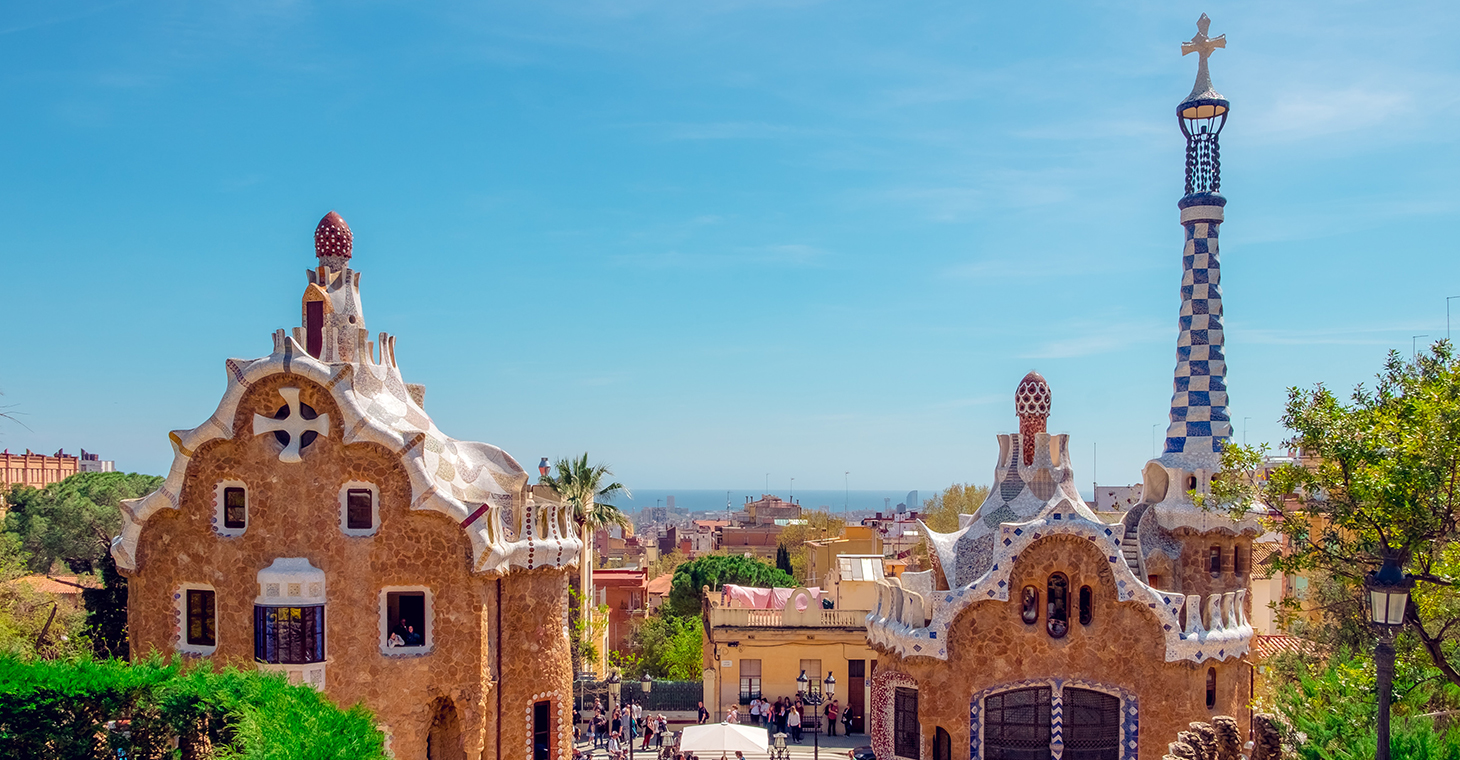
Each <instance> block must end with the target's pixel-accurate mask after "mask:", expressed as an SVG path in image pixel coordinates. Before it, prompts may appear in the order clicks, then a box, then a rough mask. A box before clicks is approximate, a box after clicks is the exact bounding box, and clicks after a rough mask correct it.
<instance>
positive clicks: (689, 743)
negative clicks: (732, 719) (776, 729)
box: [679, 723, 770, 754]
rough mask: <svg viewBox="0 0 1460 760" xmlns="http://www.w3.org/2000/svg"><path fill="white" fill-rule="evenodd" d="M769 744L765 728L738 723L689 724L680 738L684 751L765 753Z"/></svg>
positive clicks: (680, 744) (681, 748) (681, 749)
mask: <svg viewBox="0 0 1460 760" xmlns="http://www.w3.org/2000/svg"><path fill="white" fill-rule="evenodd" d="M769 745H770V736H769V733H768V732H767V731H766V730H765V729H764V728H757V727H755V726H742V725H740V724H738V723H712V724H709V725H705V726H688V727H686V728H685V729H684V732H683V734H682V735H681V736H680V738H679V749H680V751H682V752H706V753H710V752H719V753H722V754H728V753H731V752H735V751H737V750H739V751H740V752H760V753H764V752H765V751H766V748H767V747H768V746H769Z"/></svg>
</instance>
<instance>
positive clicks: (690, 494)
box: [614, 488, 939, 513]
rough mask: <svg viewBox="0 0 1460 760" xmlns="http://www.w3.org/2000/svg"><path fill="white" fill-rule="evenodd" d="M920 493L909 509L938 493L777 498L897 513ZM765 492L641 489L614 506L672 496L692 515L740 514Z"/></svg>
mask: <svg viewBox="0 0 1460 760" xmlns="http://www.w3.org/2000/svg"><path fill="white" fill-rule="evenodd" d="M911 492H916V493H917V501H918V504H917V505H916V506H914V505H911V504H909V505H908V507H907V508H908V509H922V502H924V501H926V500H928V499H930V498H932V497H933V495H934V494H936V493H938V492H939V491H936V490H923V489H916V488H909V489H906V490H868V489H860V490H859V489H855V488H854V489H850V490H845V489H837V490H827V489H814V488H813V489H807V490H805V491H801V490H797V491H795V492H794V493H791V492H789V491H778V492H776V493H775V494H774V495H775V496H779V497H781V498H782V499H785V500H787V501H791V500H792V499H794V500H795V501H796V502H797V503H799V504H800V505H801V506H802V507H804V508H806V509H827V510H829V511H831V512H833V513H836V512H848V511H850V512H859V511H872V512H888V511H895V510H896V509H897V505H898V504H905V503H906V500H907V497H908V494H909V493H911ZM764 494H765V492H764V491H763V490H761V489H752V490H746V489H733V488H721V489H714V488H678V489H676V488H641V489H634V490H633V498H632V499H630V498H625V497H620V498H617V499H614V504H615V506H617V507H618V508H619V509H621V510H623V511H625V512H638V511H639V510H641V509H646V508H653V507H656V506H658V507H664V506H668V502H669V497H671V496H672V497H674V506H675V508H676V509H684V510H688V511H690V512H713V511H724V510H725V509H726V504H727V501H728V504H729V508H730V511H739V510H740V509H742V508H743V507H744V506H745V502H746V500H747V498H749V500H751V501H754V500H756V499H759V498H761V496H762V495H764Z"/></svg>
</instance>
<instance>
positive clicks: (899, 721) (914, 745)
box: [806, 673, 921, 760]
mask: <svg viewBox="0 0 1460 760" xmlns="http://www.w3.org/2000/svg"><path fill="white" fill-rule="evenodd" d="M806 676H807V677H808V678H810V677H811V674H810V673H807V674H806ZM919 733H920V729H919V726H918V690H917V689H908V688H904V687H901V686H899V687H898V688H897V691H896V692H895V693H894V694H893V708H892V744H893V748H892V751H893V753H894V754H896V755H897V756H898V757H909V758H913V760H917V758H918V757H920V755H919V754H918V753H919V752H920V751H921V748H920V747H919V744H918V735H919Z"/></svg>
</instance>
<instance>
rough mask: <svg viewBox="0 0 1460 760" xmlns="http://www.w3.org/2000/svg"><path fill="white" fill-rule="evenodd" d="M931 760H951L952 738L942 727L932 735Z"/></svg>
mask: <svg viewBox="0 0 1460 760" xmlns="http://www.w3.org/2000/svg"><path fill="white" fill-rule="evenodd" d="M933 760H953V737H951V736H949V735H948V732H947V731H944V730H943V727H942V726H938V730H937V732H936V733H934V734H933Z"/></svg>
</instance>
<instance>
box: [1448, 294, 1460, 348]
mask: <svg viewBox="0 0 1460 760" xmlns="http://www.w3.org/2000/svg"><path fill="white" fill-rule="evenodd" d="M1456 298H1460V296H1448V297H1446V298H1445V340H1449V339H1450V302H1451V301H1453V300H1455V299H1456Z"/></svg>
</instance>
